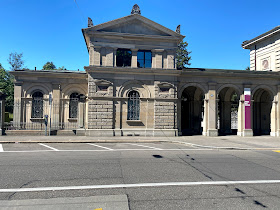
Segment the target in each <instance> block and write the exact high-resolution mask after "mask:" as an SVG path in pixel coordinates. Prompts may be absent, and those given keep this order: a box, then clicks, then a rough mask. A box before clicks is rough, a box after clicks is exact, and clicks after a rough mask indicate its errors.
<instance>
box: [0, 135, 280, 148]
mask: <svg viewBox="0 0 280 210" xmlns="http://www.w3.org/2000/svg"><path fill="white" fill-rule="evenodd" d="M83 142H99V143H101V142H114V143H118V142H119V143H121V142H146V143H148V142H174V143H182V144H186V145H190V146H194V147H202V148H213V149H279V150H280V137H271V136H254V137H240V136H219V137H205V136H179V137H141V136H122V137H90V136H0V143H83Z"/></svg>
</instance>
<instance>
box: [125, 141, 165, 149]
mask: <svg viewBox="0 0 280 210" xmlns="http://www.w3.org/2000/svg"><path fill="white" fill-rule="evenodd" d="M126 144H129V145H133V146H138V147H146V148H150V149H155V150H162V149H161V148H156V147H150V146H145V145H141V144H132V143H126Z"/></svg>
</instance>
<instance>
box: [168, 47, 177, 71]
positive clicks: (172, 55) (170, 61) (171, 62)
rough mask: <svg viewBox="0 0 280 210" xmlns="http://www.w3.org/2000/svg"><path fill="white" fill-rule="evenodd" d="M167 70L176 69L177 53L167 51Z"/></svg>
mask: <svg viewBox="0 0 280 210" xmlns="http://www.w3.org/2000/svg"><path fill="white" fill-rule="evenodd" d="M167 69H175V51H174V50H168V51H167Z"/></svg>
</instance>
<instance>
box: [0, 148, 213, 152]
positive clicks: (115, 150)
mask: <svg viewBox="0 0 280 210" xmlns="http://www.w3.org/2000/svg"><path fill="white" fill-rule="evenodd" d="M212 150H213V149H162V150H161V151H212ZM57 151H58V152H119V151H154V150H151V149H114V150H107V149H106V150H92V149H89V150H57ZM3 152H4V153H5V152H6V153H19V152H34V153H35V152H56V150H27V151H26V150H19V151H3Z"/></svg>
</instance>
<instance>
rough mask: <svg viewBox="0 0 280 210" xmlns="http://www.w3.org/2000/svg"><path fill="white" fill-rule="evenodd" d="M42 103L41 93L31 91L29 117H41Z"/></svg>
mask: <svg viewBox="0 0 280 210" xmlns="http://www.w3.org/2000/svg"><path fill="white" fill-rule="evenodd" d="M43 103H44V102H43V93H41V92H39V91H38V92H35V93H33V95H32V111H31V118H43Z"/></svg>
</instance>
